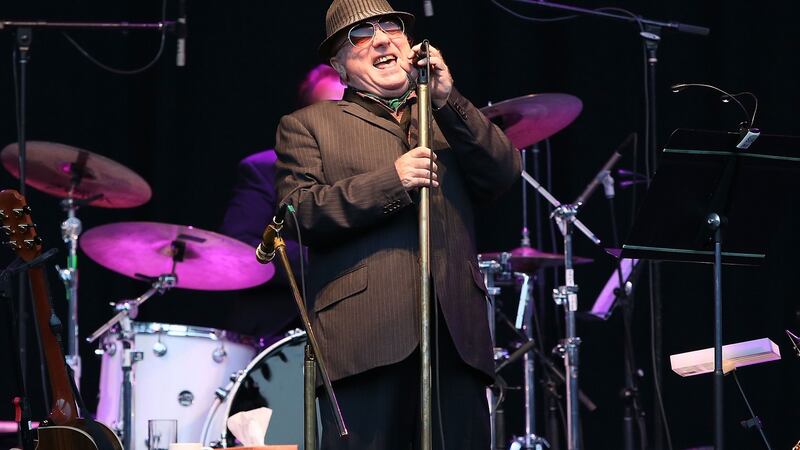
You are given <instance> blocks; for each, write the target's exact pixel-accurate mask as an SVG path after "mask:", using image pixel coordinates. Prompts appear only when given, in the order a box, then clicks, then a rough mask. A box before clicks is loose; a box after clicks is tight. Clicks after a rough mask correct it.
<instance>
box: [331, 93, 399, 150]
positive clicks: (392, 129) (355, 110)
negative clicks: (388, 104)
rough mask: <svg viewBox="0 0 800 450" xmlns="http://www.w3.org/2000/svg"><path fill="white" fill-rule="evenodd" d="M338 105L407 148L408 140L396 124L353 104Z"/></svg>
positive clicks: (343, 102)
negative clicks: (388, 134) (394, 137)
mask: <svg viewBox="0 0 800 450" xmlns="http://www.w3.org/2000/svg"><path fill="white" fill-rule="evenodd" d="M339 105H340V106H341V107H342V109H343V110H344V112H346V113H348V114H351V115H353V116H356V117H358V118H359V119H362V120H365V121H367V122H369V123H371V124H373V125H375V126H377V127H379V128H382V129H384V130H386V131H388V132H389V133H392V134H393V135H395V136H397V138H398V139H400V142H402V143H403V145H405V146H406V147H408V139H407V138H406V136H404V135H403V130H401V129H400V126H399V125H398V124H397V123H394V122H392V121H390V120H387V119H384V118H383V117H379V116H376V115H375V114H372V113H371V112H369V111H367V110H366V109H364V108H362V107H361V106H359V105H357V104H355V103H351V102H347V101H340V102H339Z"/></svg>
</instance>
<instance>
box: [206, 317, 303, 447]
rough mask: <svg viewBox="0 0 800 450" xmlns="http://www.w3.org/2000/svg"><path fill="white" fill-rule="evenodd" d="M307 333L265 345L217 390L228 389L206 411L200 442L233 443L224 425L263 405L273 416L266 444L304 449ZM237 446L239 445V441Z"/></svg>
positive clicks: (224, 444)
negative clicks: (293, 445)
mask: <svg viewBox="0 0 800 450" xmlns="http://www.w3.org/2000/svg"><path fill="white" fill-rule="evenodd" d="M305 344H306V333H305V332H304V331H299V330H298V331H294V332H291V333H289V334H288V335H287V336H286V337H285V338H283V339H281V340H280V341H278V342H276V343H275V344H273V345H271V346H269V347H267V349H266V350H264V351H263V352H261V354H259V355H258V356H256V357H255V359H253V361H252V362H251V363H250V364H249V365H248V366H247V367H246V368H245V370H244V371H243V372H242V374H241V375H240V376H239V377H238V378H237V379H236V380H235V381H234V382H232V383H231V384H229V385H228V386H226V387H225V388H222V389H219V390H218V392H227V396H225V398H223V399H221V400H218V401H217V402H216V403H215V404H214V406H213V407H212V408H211V409H210V410H209V411H208V418H207V419H206V422H207V424H206V427H205V428H204V431H203V436H202V438H201V439H200V442H202V443H203V445H211V444H213V445H215V446H216V445H217V444H221V445H222V446H225V447H233V446H235V445H237V444H236V442H235V441H234V438H233V435H231V433H230V432H229V431H228V427H227V425H226V423H227V421H228V417H230V416H232V415H234V414H236V413H237V412H239V411H248V410H251V409H255V408H259V407H261V406H266V407H267V408H270V409H272V419H271V420H270V423H269V428H268V430H267V438H266V439H265V442H264V443H265V444H297V445H299V448H300V449H301V450H302V449H303V358H304V348H305ZM239 445H240V444H239Z"/></svg>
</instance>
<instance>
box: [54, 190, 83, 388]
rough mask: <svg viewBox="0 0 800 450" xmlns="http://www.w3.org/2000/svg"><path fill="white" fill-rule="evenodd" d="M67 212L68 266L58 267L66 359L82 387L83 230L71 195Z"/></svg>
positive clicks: (64, 228)
mask: <svg viewBox="0 0 800 450" xmlns="http://www.w3.org/2000/svg"><path fill="white" fill-rule="evenodd" d="M61 206H62V207H63V208H64V210H66V211H67V219H66V220H64V221H63V222H62V223H61V238H62V239H63V240H64V243H65V244H67V265H66V267H64V268H61V267H59V266H56V270H58V275H59V277H61V281H63V282H64V288H65V290H66V294H67V305H68V306H67V308H68V314H67V351H66V355H65V358H66V360H67V364H68V365H69V366H70V367H72V370H73V372H74V374H75V385H77V386H80V385H81V381H80V380H81V356H80V352H79V349H78V237H79V236H80V234H81V231H82V230H83V225H82V224H81V221H80V219H78V217H77V216H76V215H75V212H76V211H77V210H78V205H77V204H76V203H75V199H74V198H73V197H72V192H70V195H69V196H68V197H67V198H66V199H64V200H63V201H62V202H61Z"/></svg>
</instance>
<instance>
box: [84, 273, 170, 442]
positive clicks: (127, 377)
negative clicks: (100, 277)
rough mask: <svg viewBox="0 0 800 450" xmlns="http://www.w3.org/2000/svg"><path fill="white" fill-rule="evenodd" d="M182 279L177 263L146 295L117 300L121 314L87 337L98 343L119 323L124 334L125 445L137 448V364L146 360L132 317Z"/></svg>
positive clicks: (122, 434)
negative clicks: (137, 348) (136, 337)
mask: <svg viewBox="0 0 800 450" xmlns="http://www.w3.org/2000/svg"><path fill="white" fill-rule="evenodd" d="M177 281H178V277H177V275H175V269H174V265H173V272H172V273H170V274H162V275H159V276H158V277H157V278H155V279H154V280H153V282H152V284H151V285H150V289H148V290H147V291H146V292H145V293H144V294H142V295H140V296H138V297H136V298H134V299H130V300H123V301H121V302H117V303H114V310H115V311H117V314H116V315H115V316H114V317H112V318H111V320H109V321H108V322H106V323H105V324H103V325H102V326H101V327H100V328H98V329H97V330H96V331H95V332H94V333H92V335H91V336H89V337H88V338H86V341H87V342H94V341H95V340H97V338H99V337H100V336H102V335H104V334H105V333H106V332H108V331H109V330H111V328H112V327H114V326H115V325H117V324H119V328H120V331H121V335H122V349H123V350H122V358H121V362H122V420H121V423H118V424H117V427H116V431H117V434H119V435H120V437H121V438H122V446H123V448H126V449H129V448H133V447H132V446H131V443H132V442H135V441H134V436H133V415H134V411H133V365H134V364H135V363H137V362H138V361H141V359H142V356H143V355H142V352H137V351H136V342H135V339H134V333H133V329H132V327H131V320H132V319H136V316H137V315H138V314H139V306H141V305H142V303H144V302H146V301H147V300H148V299H149V298H150V297H152V296H153V295H155V294H163V293H164V292H166V291H167V290H169V289H170V288H172V287H174V286H175V285H176V283H177Z"/></svg>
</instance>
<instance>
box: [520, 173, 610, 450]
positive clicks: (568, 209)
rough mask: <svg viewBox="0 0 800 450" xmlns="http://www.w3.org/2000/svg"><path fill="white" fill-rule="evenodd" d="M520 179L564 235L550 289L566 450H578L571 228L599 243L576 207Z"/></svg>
mask: <svg viewBox="0 0 800 450" xmlns="http://www.w3.org/2000/svg"><path fill="white" fill-rule="evenodd" d="M522 178H523V179H524V180H525V181H527V182H528V183H530V184H531V185H532V186H533V187H534V188H535V189H536V190H537V191H538V192H539V193H540V194H541V195H542V196H543V197H544V198H545V199H546V200H547V201H549V202H550V203H551V204H552V205H553V206H554V207H555V210H554V211H553V214H552V215H551V218H553V219H555V221H556V224H557V225H558V228H559V229H560V230H561V234H563V235H564V275H565V276H564V280H565V283H564V285H563V286H559V287H558V288H556V289H553V300H554V301H555V302H556V304H557V305H563V306H564V319H565V322H566V336H565V338H564V340H563V341H562V344H561V347H563V355H564V368H565V371H566V377H567V449H568V450H580V448H581V447H582V443H581V436H580V430H581V426H580V409H579V405H580V402H579V398H578V393H579V388H578V366H579V364H578V346H579V345H580V338H579V337H578V336H577V335H576V330H575V312H576V311H577V309H578V286H577V285H576V284H575V273H574V271H573V268H572V231H573V228H577V229H578V230H580V231H581V232H582V233H583V234H585V235H586V237H588V238H589V239H590V240H591V241H592V242H594V243H595V244H599V243H600V239H598V238H597V236H595V235H594V233H592V232H591V230H589V229H588V228H587V227H586V225H584V224H583V223H581V221H580V220H578V218H577V215H578V208H579V207H580V204H562V203H561V202H559V201H558V200H557V199H556V198H555V197H553V196H552V194H550V193H549V192H547V190H546V189H545V188H544V187H542V185H541V184H539V182H538V181H536V180H534V179H533V177H531V176H530V175H529V174H528V173H527V172H525V171H523V172H522Z"/></svg>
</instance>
